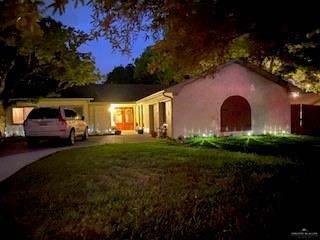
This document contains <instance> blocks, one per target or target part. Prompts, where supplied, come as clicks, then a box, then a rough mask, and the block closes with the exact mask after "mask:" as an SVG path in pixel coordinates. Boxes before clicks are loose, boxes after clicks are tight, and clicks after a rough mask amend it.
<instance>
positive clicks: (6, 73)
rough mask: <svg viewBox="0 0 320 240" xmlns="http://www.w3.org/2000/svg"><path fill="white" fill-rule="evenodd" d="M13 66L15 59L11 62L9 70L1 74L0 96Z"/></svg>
mask: <svg viewBox="0 0 320 240" xmlns="http://www.w3.org/2000/svg"><path fill="white" fill-rule="evenodd" d="M15 64H16V58H14V59H13V60H12V61H11V63H10V66H9V68H8V69H7V70H6V71H4V73H3V74H1V75H2V76H0V96H1V94H2V92H3V91H4V89H5V87H6V81H7V76H8V74H9V72H10V71H11V69H12V68H13V67H14V65H15Z"/></svg>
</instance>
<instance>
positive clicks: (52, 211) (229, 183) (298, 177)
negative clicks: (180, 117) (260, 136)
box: [0, 142, 319, 239]
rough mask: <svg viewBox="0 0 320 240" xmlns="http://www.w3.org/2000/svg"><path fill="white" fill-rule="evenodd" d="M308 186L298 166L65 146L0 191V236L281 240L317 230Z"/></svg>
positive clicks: (174, 151) (252, 158)
mask: <svg viewBox="0 0 320 240" xmlns="http://www.w3.org/2000/svg"><path fill="white" fill-rule="evenodd" d="M306 186H308V187H307V188H306ZM312 187H313V186H311V185H310V182H309V180H308V177H306V173H305V168H304V166H303V164H301V163H297V162H293V161H291V160H289V159H286V158H277V157H272V156H258V155H254V154H244V153H236V152H228V151H224V150H216V149H201V148H192V147H186V146H176V145H168V144H167V143H164V142H160V143H148V144H146V143H144V144H114V145H104V146H95V147H88V148H81V149H73V150H68V151H64V152H61V153H58V154H55V155H53V156H50V157H48V158H46V159H43V160H40V161H38V162H36V163H34V164H32V165H30V166H28V167H26V168H24V169H23V170H22V171H20V172H19V173H18V174H16V175H14V176H13V177H11V178H10V179H8V180H6V181H5V182H3V183H1V184H0V232H1V237H2V236H4V235H5V233H7V234H8V235H9V236H10V239H14V237H16V238H17V239H286V238H288V236H289V234H290V232H293V231H298V230H300V229H301V228H302V227H307V228H309V229H310V227H311V229H310V230H312V227H318V226H314V224H318V221H316V219H317V217H318V214H317V213H318V212H317V209H318V208H315V207H317V205H318V202H319V197H317V194H315V193H313V192H311V191H309V190H310V188H312Z"/></svg>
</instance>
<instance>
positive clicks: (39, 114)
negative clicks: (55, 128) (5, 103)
mask: <svg viewBox="0 0 320 240" xmlns="http://www.w3.org/2000/svg"><path fill="white" fill-rule="evenodd" d="M58 117H59V109H57V108H36V109H33V110H32V111H31V112H30V114H29V115H28V117H27V119H44V118H49V119H52V118H58Z"/></svg>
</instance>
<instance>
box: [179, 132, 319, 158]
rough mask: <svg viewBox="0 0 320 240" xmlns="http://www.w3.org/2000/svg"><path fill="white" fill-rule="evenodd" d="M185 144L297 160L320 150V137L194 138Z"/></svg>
mask: <svg viewBox="0 0 320 240" xmlns="http://www.w3.org/2000/svg"><path fill="white" fill-rule="evenodd" d="M185 143H186V144H187V145H189V146H202V147H207V148H217V149H225V150H230V151H239V152H248V153H257V154H263V155H280V156H288V157H290V158H297V157H300V156H301V155H302V156H303V155H305V154H306V152H309V151H314V150H315V149H319V146H320V137H313V136H301V135H260V136H231V137H207V138H203V137H194V138H188V139H187V140H186V141H185Z"/></svg>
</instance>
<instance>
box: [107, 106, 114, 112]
mask: <svg viewBox="0 0 320 240" xmlns="http://www.w3.org/2000/svg"><path fill="white" fill-rule="evenodd" d="M114 109H115V105H114V104H111V105H110V107H109V109H108V110H109V112H113V110H114Z"/></svg>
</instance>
